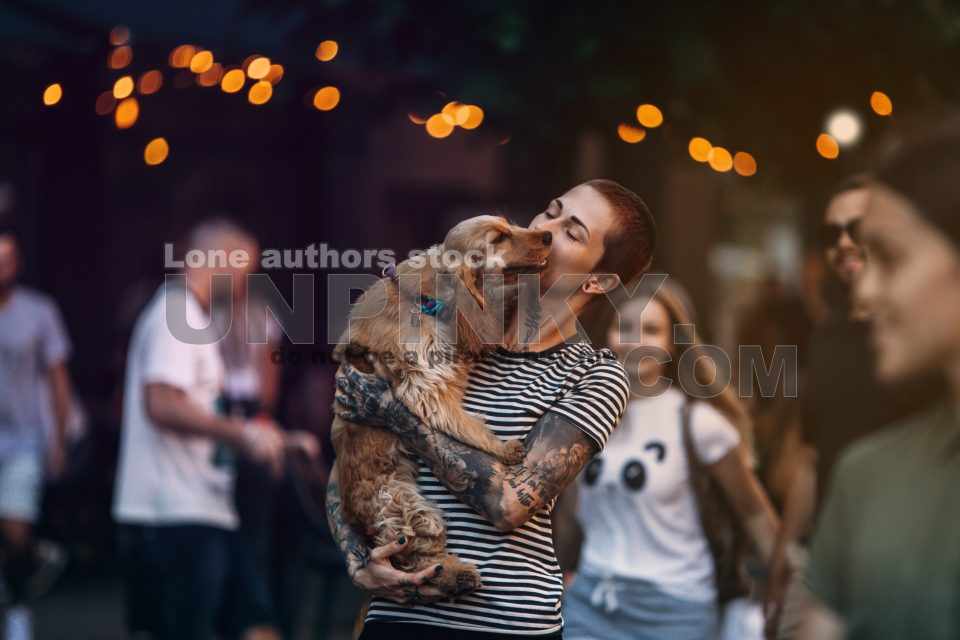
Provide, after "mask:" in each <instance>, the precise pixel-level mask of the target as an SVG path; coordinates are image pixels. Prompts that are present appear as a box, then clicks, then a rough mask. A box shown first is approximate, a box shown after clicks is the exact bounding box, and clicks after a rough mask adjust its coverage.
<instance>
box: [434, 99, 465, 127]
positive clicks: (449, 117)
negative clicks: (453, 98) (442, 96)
mask: <svg viewBox="0 0 960 640" xmlns="http://www.w3.org/2000/svg"><path fill="white" fill-rule="evenodd" d="M464 106H465V105H463V104H460V103H459V102H448V103H447V104H445V105H443V109H441V110H440V115H442V116H443V118H444V119H445V120H446V121H447V122H448V123H449V124H452V125H454V126H456V125H461V124H463V123H464V122H466V121H467V118H469V117H470V112H469V110H467V109H463V110H461V107H464Z"/></svg>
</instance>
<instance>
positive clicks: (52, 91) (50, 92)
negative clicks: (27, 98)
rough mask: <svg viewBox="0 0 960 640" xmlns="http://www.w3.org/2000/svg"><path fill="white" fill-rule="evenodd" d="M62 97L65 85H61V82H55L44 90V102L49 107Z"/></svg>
mask: <svg viewBox="0 0 960 640" xmlns="http://www.w3.org/2000/svg"><path fill="white" fill-rule="evenodd" d="M62 97H63V87H61V86H60V83H59V82H54V83H53V84H51V85H49V86H48V87H47V88H46V89H44V90H43V104H45V105H46V106H48V107H52V106H53V105H55V104H57V103H58V102H60V98H62Z"/></svg>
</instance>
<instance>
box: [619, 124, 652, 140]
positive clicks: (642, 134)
mask: <svg viewBox="0 0 960 640" xmlns="http://www.w3.org/2000/svg"><path fill="white" fill-rule="evenodd" d="M617 135H618V136H620V139H621V140H623V141H624V142H627V143H630V144H636V143H638V142H640V141H641V140H643V139H644V138H646V137H647V132H646V130H645V129H641V128H640V127H634V126H631V125H629V124H621V125H620V126H618V127H617Z"/></svg>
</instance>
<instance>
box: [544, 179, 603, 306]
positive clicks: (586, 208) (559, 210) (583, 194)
mask: <svg viewBox="0 0 960 640" xmlns="http://www.w3.org/2000/svg"><path fill="white" fill-rule="evenodd" d="M615 221H616V218H615V216H614V213H613V208H612V207H611V206H610V203H609V201H607V199H606V197H605V196H603V195H602V194H601V193H600V192H599V191H597V190H596V189H594V188H593V187H591V186H588V185H585V184H581V185H579V186H577V187H574V188H573V189H571V190H570V191H567V192H566V193H565V194H563V195H562V196H560V197H559V198H554V199H553V200H551V201H550V204H548V205H547V208H546V210H544V211H543V213H541V214H539V215H537V216H536V217H535V218H534V219H533V220H532V221H531V222H530V228H531V229H537V230H539V231H550V232H551V233H552V234H553V242H552V244H551V249H550V255H549V256H548V257H547V266H546V268H545V269H544V270H543V272H541V274H540V290H541V291H546V290H548V289H549V288H550V287H552V286H553V285H554V284H555V283H557V282H558V280H559V279H560V278H561V276H563V275H564V274H588V273H590V272H591V271H592V270H593V268H594V267H595V266H596V265H597V263H598V262H599V261H600V258H601V257H602V256H603V239H604V237H606V235H607V234H608V233H609V232H610V231H611V230H612V228H613V227H614V224H615ZM578 282H579V281H577V282H571V287H561V288H564V289H567V290H568V291H567V292H569V291H572V290H573V289H575V288H576V287H577V286H579V284H578ZM573 285H576V286H573Z"/></svg>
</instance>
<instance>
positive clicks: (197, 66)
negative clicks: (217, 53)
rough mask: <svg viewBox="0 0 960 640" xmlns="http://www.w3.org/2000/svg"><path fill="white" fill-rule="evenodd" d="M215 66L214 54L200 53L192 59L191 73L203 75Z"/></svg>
mask: <svg viewBox="0 0 960 640" xmlns="http://www.w3.org/2000/svg"><path fill="white" fill-rule="evenodd" d="M212 66H213V53H212V52H210V51H206V50H204V51H198V52H197V53H195V54H193V57H192V58H190V71H193V72H194V73H203V72H204V71H207V70H208V69H210V67H212Z"/></svg>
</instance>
